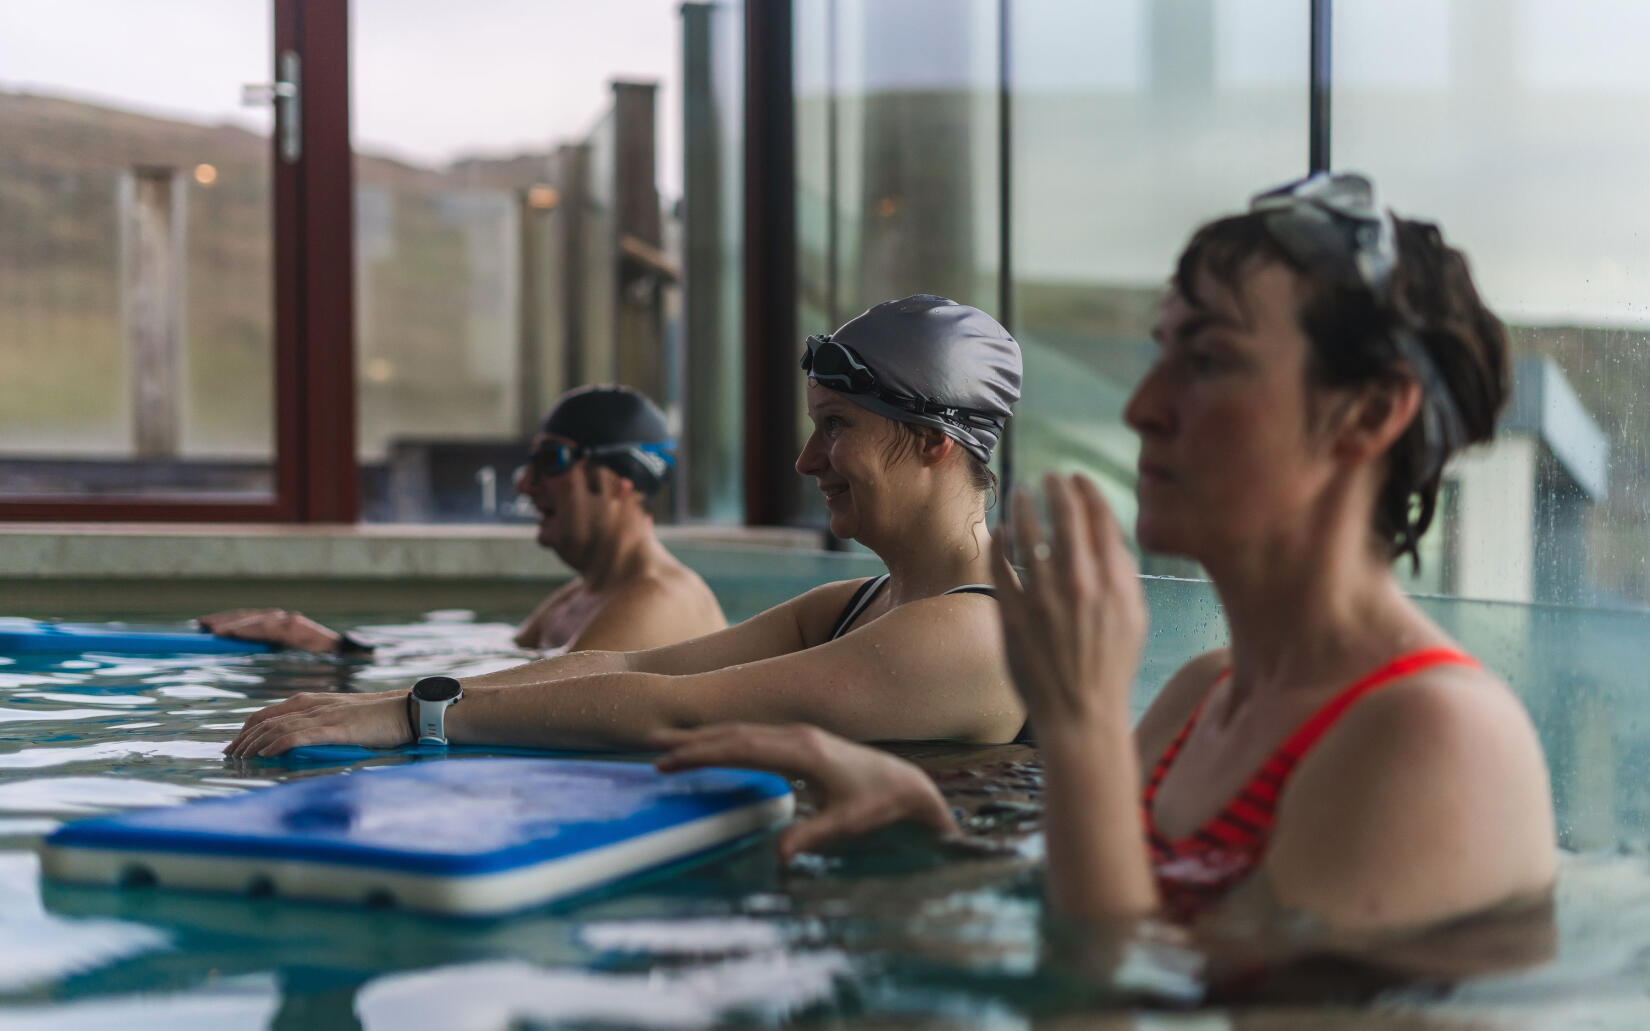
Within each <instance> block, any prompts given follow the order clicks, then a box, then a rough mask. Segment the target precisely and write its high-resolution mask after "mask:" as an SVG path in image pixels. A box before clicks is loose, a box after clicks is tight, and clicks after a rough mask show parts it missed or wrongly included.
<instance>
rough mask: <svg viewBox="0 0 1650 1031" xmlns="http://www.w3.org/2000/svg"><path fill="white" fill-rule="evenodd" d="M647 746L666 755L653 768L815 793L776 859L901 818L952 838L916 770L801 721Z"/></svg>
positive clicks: (744, 726)
mask: <svg viewBox="0 0 1650 1031" xmlns="http://www.w3.org/2000/svg"><path fill="white" fill-rule="evenodd" d="M652 744H653V745H654V747H656V748H661V749H665V750H666V751H665V754H664V755H662V756H660V757H659V759H658V760H657V762H656V764H655V765H657V766H658V767H659V769H661V770H667V771H669V770H689V769H695V768H697V767H701V766H744V767H752V768H755V769H760V770H769V771H772V772H774V773H779V774H783V775H785V776H787V777H800V778H802V779H804V780H807V781H809V782H811V783H812V784H813V785H814V786H815V787H817V788H818V789H819V791H820V793H821V796H822V797H821V799H820V808H819V812H817V813H815V814H814V815H813V816H810V817H808V818H807V819H805V820H802V821H800V822H798V823H795V824H792V825H791V826H790V827H789V828H787V829H786V831H785V832H784V833H783V834H781V835H780V837H779V856H780V858H781V859H785V860H788V859H790V858H791V857H792V856H794V855H796V854H797V853H798V852H806V851H809V850H811V849H816V848H819V847H820V846H821V845H824V844H826V843H828V842H832V841H836V840H838V839H841V838H848V837H853V836H855V835H858V834H867V833H869V832H871V831H874V830H877V829H878V828H881V827H886V826H888V825H889V824H893V823H898V822H900V821H902V820H910V821H913V822H915V823H920V824H923V825H924V826H927V827H931V828H933V829H934V830H935V831H936V832H938V833H940V834H955V833H957V824H956V821H954V820H953V819H952V818H951V809H950V807H949V806H947V805H946V804H945V799H944V798H943V797H942V796H941V795H940V792H939V789H938V788H936V787H935V786H934V782H933V781H932V780H929V779H928V775H927V774H926V773H924V772H922V770H921V769H919V768H918V767H916V766H915V765H913V764H911V763H909V762H906V761H905V760H904V759H901V758H898V757H897V756H893V755H889V754H888V753H887V752H882V751H878V750H877V749H875V748H869V747H867V746H865V745H859V744H854V743H853V742H851V741H847V740H844V739H842V738H840V737H837V736H836V735H835V734H831V733H828V732H826V731H823V730H820V729H819V728H818V727H814V726H810V725H808V724H805V723H793V724H788V725H784V726H774V725H771V724H755V723H722V724H716V725H713V726H708V727H700V728H697V729H694V730H660V731H657V732H655V733H654V734H653V737H652Z"/></svg>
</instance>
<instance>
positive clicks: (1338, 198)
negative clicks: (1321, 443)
mask: <svg viewBox="0 0 1650 1031" xmlns="http://www.w3.org/2000/svg"><path fill="white" fill-rule="evenodd" d="M1249 210H1250V211H1252V212H1254V213H1256V214H1258V215H1260V216H1261V225H1262V226H1264V227H1265V230H1266V235H1267V236H1269V237H1270V238H1271V239H1272V242H1273V243H1276V244H1277V245H1278V246H1279V247H1280V248H1282V249H1283V251H1284V253H1286V254H1288V255H1289V256H1290V257H1291V258H1293V259H1294V260H1295V261H1297V262H1299V263H1300V264H1301V265H1302V266H1303V267H1305V268H1308V269H1310V270H1312V272H1313V273H1314V274H1316V275H1322V276H1324V277H1326V278H1328V279H1329V280H1331V281H1332V282H1334V283H1336V284H1338V285H1340V286H1343V287H1349V288H1352V289H1363V290H1367V291H1368V292H1369V293H1370V295H1371V296H1373V297H1374V299H1375V302H1376V303H1377V304H1378V305H1380V306H1381V307H1383V308H1389V309H1395V310H1397V311H1398V313H1399V315H1398V327H1397V329H1396V330H1395V331H1394V333H1393V336H1392V342H1393V346H1394V347H1395V348H1396V349H1397V351H1398V355H1399V357H1401V358H1402V359H1403V360H1404V363H1405V364H1406V365H1408V366H1409V368H1410V372H1411V373H1412V374H1413V375H1414V376H1415V379H1416V381H1417V382H1419V383H1420V385H1421V413H1420V421H1421V432H1422V439H1423V440H1424V441H1425V444H1426V456H1425V458H1424V460H1423V461H1422V467H1421V469H1420V470H1419V472H1420V473H1421V476H1420V477H1419V480H1420V482H1423V483H1424V482H1426V481H1427V480H1430V479H1432V477H1433V476H1435V475H1437V473H1438V472H1439V471H1440V470H1441V469H1442V468H1443V464H1444V459H1445V457H1446V456H1448V455H1449V454H1450V453H1451V452H1453V451H1455V450H1456V449H1457V448H1459V447H1461V446H1462V445H1463V444H1465V443H1466V441H1467V430H1466V422H1465V420H1464V419H1462V417H1461V409H1460V408H1459V407H1458V406H1457V405H1456V403H1455V398H1454V397H1452V396H1451V395H1450V392H1449V386H1448V385H1447V384H1446V383H1445V382H1444V378H1443V376H1442V375H1440V374H1439V372H1438V366H1437V365H1436V364H1435V363H1434V362H1433V360H1432V356H1431V355H1430V354H1428V353H1427V349H1426V345H1424V344H1422V343H1421V338H1420V336H1419V335H1418V334H1417V333H1416V329H1415V326H1414V323H1413V320H1411V319H1410V318H1409V317H1408V316H1407V315H1406V314H1405V313H1404V308H1403V305H1402V304H1400V303H1399V300H1398V299H1397V298H1395V297H1393V296H1392V291H1391V284H1392V272H1393V270H1394V269H1396V268H1397V267H1398V228H1397V223H1396V222H1394V221H1393V217H1392V213H1391V212H1390V211H1388V212H1385V213H1383V212H1381V211H1380V210H1379V209H1378V208H1377V207H1376V204H1375V185H1374V184H1373V183H1371V182H1370V181H1369V180H1368V179H1367V178H1365V177H1364V176H1361V175H1355V174H1351V173H1344V172H1343V173H1331V172H1316V173H1314V174H1312V175H1310V176H1307V177H1306V178H1305V179H1300V180H1297V181H1296V182H1292V183H1287V184H1285V185H1283V186H1280V187H1278V188H1277V189H1274V190H1267V191H1266V192H1265V193H1260V194H1256V195H1255V196H1254V197H1253V198H1251V199H1250V201H1249Z"/></svg>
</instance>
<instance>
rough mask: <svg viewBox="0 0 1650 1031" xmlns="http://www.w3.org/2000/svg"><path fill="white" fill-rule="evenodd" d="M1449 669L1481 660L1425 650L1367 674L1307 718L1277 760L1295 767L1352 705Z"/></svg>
mask: <svg viewBox="0 0 1650 1031" xmlns="http://www.w3.org/2000/svg"><path fill="white" fill-rule="evenodd" d="M1447 665H1457V666H1476V665H1478V660H1477V659H1475V658H1473V657H1472V656H1471V655H1468V654H1467V653H1466V652H1461V651H1456V650H1455V649H1454V648H1423V649H1421V650H1419V651H1413V652H1409V653H1408V654H1405V655H1400V656H1398V657H1397V658H1396V659H1393V660H1392V661H1391V662H1388V663H1387V664H1386V665H1384V666H1381V667H1380V668H1379V669H1376V670H1374V671H1372V672H1370V673H1367V674H1365V675H1364V676H1363V677H1362V678H1361V679H1359V680H1358V681H1356V682H1355V683H1353V684H1352V685H1350V686H1349V687H1347V689H1346V690H1344V691H1342V692H1341V693H1340V694H1338V695H1336V696H1335V697H1334V698H1331V699H1330V700H1329V701H1328V702H1326V703H1324V705H1323V706H1322V707H1321V708H1319V709H1318V711H1317V712H1315V713H1313V714H1312V715H1311V716H1309V717H1307V720H1306V722H1305V723H1302V724H1301V725H1300V727H1298V728H1297V729H1296V730H1295V732H1294V733H1293V734H1291V735H1289V737H1288V738H1287V739H1286V740H1285V741H1284V742H1283V744H1281V745H1279V746H1278V750H1277V753H1276V755H1275V758H1278V759H1282V760H1283V761H1284V762H1285V763H1287V764H1288V765H1290V766H1294V765H1295V764H1296V763H1298V762H1300V761H1301V759H1303V758H1305V757H1306V753H1307V752H1309V751H1311V750H1312V746H1313V745H1315V744H1317V743H1318V739H1319V738H1321V737H1323V736H1324V735H1325V734H1327V733H1328V732H1329V729H1330V728H1331V727H1333V726H1334V725H1335V724H1336V722H1337V721H1339V720H1340V718H1341V717H1342V716H1344V715H1346V710H1348V709H1350V708H1351V707H1352V703H1354V702H1356V701H1357V700H1358V699H1360V698H1362V697H1363V696H1364V695H1366V694H1369V693H1370V692H1371V691H1374V690H1376V689H1378V688H1382V687H1385V686H1386V685H1388V684H1390V683H1392V682H1393V681H1395V680H1402V679H1403V678H1405V677H1407V676H1410V675H1412V674H1415V673H1419V672H1421V671H1422V670H1424V669H1430V668H1432V667H1433V666H1447Z"/></svg>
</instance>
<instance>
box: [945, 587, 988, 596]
mask: <svg viewBox="0 0 1650 1031" xmlns="http://www.w3.org/2000/svg"><path fill="white" fill-rule="evenodd" d="M945 593H946V594H983V595H985V596H986V597H988V598H995V597H996V596H997V588H995V587H993V586H991V585H990V584H963V585H962V586H961V587H953V588H951V589H950V590H949V591H946V592H945Z"/></svg>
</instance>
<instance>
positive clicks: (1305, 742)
mask: <svg viewBox="0 0 1650 1031" xmlns="http://www.w3.org/2000/svg"><path fill="white" fill-rule="evenodd" d="M1449 664H1454V665H1463V666H1476V665H1478V660H1477V659H1474V658H1473V657H1472V656H1471V655H1468V654H1467V653H1465V652H1461V651H1456V650H1455V649H1453V648H1424V649H1421V650H1419V651H1413V652H1409V653H1408V654H1405V655H1400V656H1398V657H1397V658H1396V659H1393V660H1392V661H1391V662H1388V663H1386V664H1385V665H1383V666H1381V667H1379V668H1378V669H1376V670H1374V671H1372V672H1370V673H1367V674H1365V675H1364V676H1363V677H1362V678H1360V679H1359V680H1357V681H1355V682H1354V683H1352V684H1351V685H1349V686H1348V687H1347V688H1346V689H1345V690H1343V691H1342V692H1341V693H1340V694H1338V695H1336V696H1335V697H1334V698H1331V699H1330V700H1329V701H1328V702H1326V703H1324V704H1323V705H1322V706H1320V707H1319V708H1318V710H1317V711H1316V712H1314V713H1313V714H1312V715H1311V716H1309V717H1307V719H1306V721H1305V722H1304V723H1302V724H1301V725H1300V726H1299V727H1297V728H1296V729H1295V731H1294V733H1292V734H1290V735H1289V737H1287V738H1286V739H1284V742H1283V744H1281V745H1279V746H1278V748H1277V750H1276V751H1274V752H1273V753H1272V755H1271V756H1270V757H1269V758H1268V759H1267V760H1266V762H1265V763H1264V764H1262V766H1261V768H1260V770H1258V771H1257V772H1256V773H1255V776H1254V777H1252V778H1250V781H1249V783H1248V784H1247V785H1245V787H1244V791H1245V792H1249V791H1253V790H1254V789H1256V788H1264V789H1265V790H1262V791H1258V792H1256V793H1257V794H1258V795H1259V796H1260V797H1262V798H1264V799H1265V800H1266V801H1268V802H1271V801H1275V800H1276V798H1277V795H1278V792H1279V791H1280V790H1281V789H1282V787H1283V782H1284V781H1285V780H1287V779H1288V776H1289V774H1290V773H1291V772H1293V770H1294V767H1295V765H1296V764H1298V763H1299V762H1300V761H1301V759H1302V758H1304V757H1305V756H1306V753H1307V752H1309V751H1311V749H1312V746H1313V745H1315V744H1317V742H1318V739H1319V738H1321V737H1323V735H1324V734H1326V733H1328V732H1329V729H1330V728H1331V727H1333V726H1334V725H1335V722H1336V721H1337V720H1339V719H1340V718H1341V717H1342V716H1343V715H1345V713H1346V710H1347V709H1349V708H1351V706H1352V703H1353V702H1356V701H1357V700H1358V699H1360V698H1362V697H1363V696H1364V695H1366V694H1368V693H1369V692H1371V691H1374V690H1375V689H1377V688H1379V687H1383V686H1385V685H1387V684H1390V683H1392V682H1393V681H1395V680H1401V679H1403V678H1404V677H1407V676H1409V675H1411V674H1413V673H1419V672H1420V671H1421V670H1423V669H1428V668H1430V667H1432V666H1442V665H1449ZM1231 672H1232V671H1231V670H1230V669H1223V670H1221V671H1220V673H1219V674H1218V675H1217V676H1216V677H1215V679H1214V683H1213V684H1211V685H1210V686H1209V691H1208V693H1207V694H1205V695H1204V696H1203V700H1202V701H1199V702H1198V703H1197V707H1196V708H1194V709H1193V710H1192V714H1191V715H1190V716H1188V717H1187V718H1186V723H1185V725H1184V726H1182V727H1181V728H1180V733H1179V734H1176V735H1175V738H1174V740H1173V741H1171V742H1169V747H1167V748H1165V749H1164V750H1163V755H1162V756H1161V757H1160V758H1159V759H1158V760H1157V765H1156V766H1154V767H1152V773H1151V776H1150V777H1149V778H1147V780H1146V785H1145V788H1144V789H1143V790H1142V791H1141V802H1142V803H1143V804H1144V806H1145V807H1146V811H1147V816H1148V820H1149V817H1150V812H1151V804H1152V801H1153V799H1155V798H1156V797H1157V789H1158V786H1159V785H1160V784H1162V782H1163V777H1164V776H1165V775H1166V774H1167V773H1168V772H1169V767H1171V766H1173V765H1174V761H1175V759H1176V758H1177V757H1178V756H1179V755H1180V749H1181V748H1182V747H1184V746H1185V744H1186V738H1188V737H1189V736H1191V733H1192V727H1194V726H1196V724H1197V719H1198V716H1200V715H1201V714H1202V713H1203V706H1204V704H1205V703H1207V702H1208V700H1209V695H1212V694H1214V691H1215V688H1216V687H1218V686H1220V682H1221V681H1222V680H1225V679H1226V678H1227V677H1228V676H1230V675H1231ZM1262 781H1266V782H1268V783H1265V784H1262V783H1261V782H1262Z"/></svg>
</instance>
